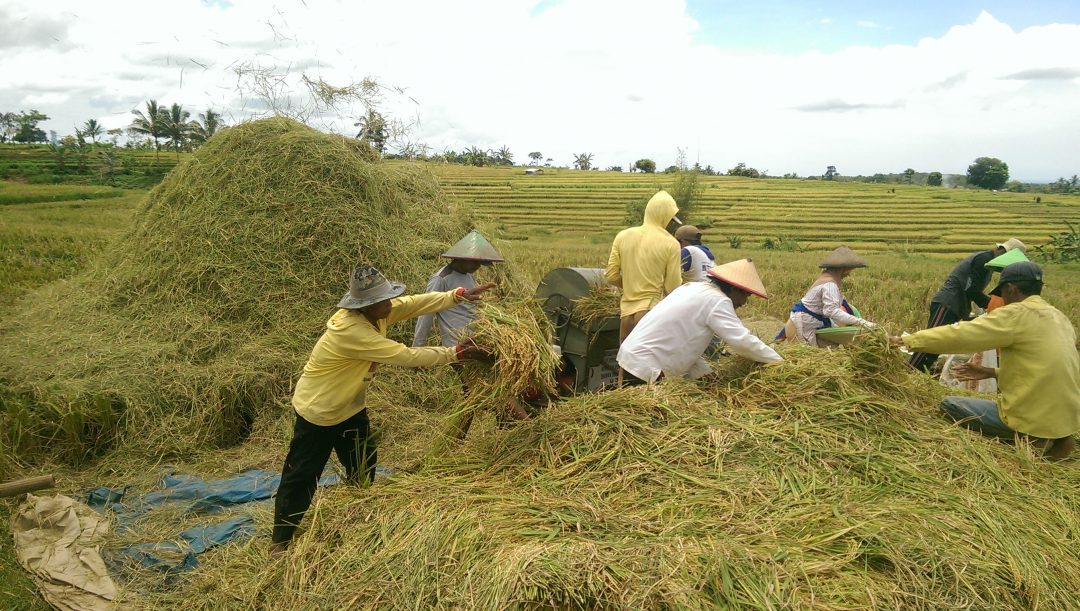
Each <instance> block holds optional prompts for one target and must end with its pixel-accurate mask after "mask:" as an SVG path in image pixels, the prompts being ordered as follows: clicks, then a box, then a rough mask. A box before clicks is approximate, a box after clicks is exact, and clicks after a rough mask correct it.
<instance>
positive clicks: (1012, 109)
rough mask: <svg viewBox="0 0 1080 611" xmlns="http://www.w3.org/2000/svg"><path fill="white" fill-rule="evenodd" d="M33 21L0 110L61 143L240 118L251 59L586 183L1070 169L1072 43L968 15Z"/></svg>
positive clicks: (94, 13) (134, 15)
mask: <svg viewBox="0 0 1080 611" xmlns="http://www.w3.org/2000/svg"><path fill="white" fill-rule="evenodd" d="M40 4H42V3H37V2H21V3H19V4H14V5H11V3H9V5H10V6H9V5H5V6H6V10H7V14H9V15H17V16H18V19H20V20H21V19H24V18H25V19H26V21H27V23H31V24H34V27H35V28H38V30H35V31H42V32H53V33H62V34H63V37H62V38H60V41H55V40H52V39H51V38H49V37H42V36H35V37H32V38H31V41H30V44H28V43H27V37H21V38H20V39H19V40H20V44H19V46H17V47H14V48H5V49H3V51H4V52H3V53H2V54H0V75H2V77H0V79H2V82H3V87H0V110H19V109H28V108H31V107H34V106H36V107H38V109H39V110H41V111H43V112H45V113H46V114H49V115H50V116H51V117H53V120H52V121H50V122H49V123H47V124H46V125H45V126H44V127H45V129H46V130H48V129H56V130H57V131H59V132H61V133H68V132H70V131H71V126H72V125H74V124H76V123H82V122H83V121H85V120H86V119H88V118H91V117H94V118H97V119H98V120H99V121H100V122H102V123H103V124H104V125H105V126H106V127H119V126H123V125H126V124H127V123H128V122H129V120H130V111H131V109H132V108H134V107H136V106H141V104H142V101H144V100H145V99H147V98H155V99H157V100H158V101H159V102H166V103H171V102H179V103H182V104H184V105H185V107H187V108H188V109H189V110H191V111H192V114H193V115H194V114H195V113H197V112H201V111H202V110H203V109H205V108H206V107H207V106H208V105H213V106H214V107H215V108H218V109H224V110H226V114H227V116H228V115H231V116H232V117H233V118H234V120H238V119H241V118H244V117H247V116H249V115H250V114H252V113H253V112H256V111H257V110H259V109H261V105H260V104H259V103H258V102H257V101H256V100H254V99H253V98H252V97H251V96H250V95H248V94H245V95H241V94H240V92H239V91H238V90H237V76H236V74H235V73H234V72H232V69H233V68H235V67H236V66H238V65H241V64H242V63H243V62H251V61H255V62H258V63H259V64H260V65H262V66H277V67H278V70H279V71H281V72H285V71H287V70H291V76H290V77H289V79H288V80H287V85H286V87H285V89H292V90H295V89H297V88H298V87H299V84H298V82H297V81H298V77H299V73H300V72H301V71H304V72H306V73H307V74H309V75H311V76H319V77H322V78H325V79H326V80H327V81H329V82H331V83H336V84H342V83H345V82H349V81H356V80H359V79H361V78H363V77H365V76H368V75H372V76H376V77H378V78H380V79H382V80H383V81H385V82H388V83H392V84H395V85H399V86H401V87H403V88H405V94H406V95H404V96H401V95H396V94H393V95H388V96H387V97H386V100H385V102H384V104H385V106H386V108H387V109H388V110H391V111H393V112H395V113H397V114H399V115H403V116H414V115H416V114H418V115H419V117H420V125H419V126H418V127H417V128H416V134H415V135H416V137H418V138H420V139H422V140H424V141H425V142H427V143H428V144H430V145H432V146H433V147H434V148H436V149H440V148H454V149H458V150H460V149H461V148H462V147H466V146H470V145H476V146H480V147H484V148H497V147H499V146H502V145H504V144H505V145H508V146H509V147H510V148H511V149H512V150H513V151H514V152H515V154H516V158H517V160H518V161H524V159H525V155H526V153H527V152H528V151H532V150H539V151H541V152H543V153H544V154H545V156H549V157H552V158H553V159H555V161H556V162H557V163H569V162H570V159H571V154H572V153H574V152H581V151H588V152H592V153H594V154H595V158H596V161H597V162H598V163H599V164H601V165H602V166H604V167H606V166H608V165H624V166H625V165H626V164H628V163H630V162H632V161H633V160H634V159H638V158H640V157H652V158H653V159H655V160H656V161H657V162H658V164H660V165H662V166H663V165H667V164H669V163H671V161H672V159H673V157H674V155H675V149H676V147H683V148H686V149H687V150H688V155H689V157H690V158H691V159H695V158H699V157H700V159H701V161H702V163H709V164H712V165H713V166H714V167H717V168H725V169H726V168H728V167H731V166H733V165H735V163H737V162H739V161H745V162H747V163H748V164H750V165H753V166H755V167H758V168H761V169H765V168H767V169H769V170H770V171H771V172H773V173H778V174H779V173H784V172H788V171H796V172H798V173H799V174H803V175H805V174H812V173H821V172H823V171H824V167H825V166H826V165H836V166H838V168H839V169H840V171H841V172H843V173H845V174H856V173H863V174H870V173H874V172H879V171H890V170H903V169H904V168H906V167H913V168H916V169H918V170H921V171H931V170H939V171H942V172H963V171H964V169H965V168H966V167H967V165H968V164H969V163H971V161H972V160H973V159H974V158H975V157H978V156H981V155H992V156H996V157H1000V158H1002V159H1004V160H1005V161H1007V162H1008V163H1009V167H1010V169H1011V170H1012V173H1013V175H1015V176H1019V177H1025V178H1051V179H1052V178H1056V177H1057V176H1061V175H1070V176H1071V175H1072V174H1074V173H1076V172H1077V168H1076V167H1075V163H1076V160H1077V159H1080V144H1078V139H1077V138H1076V137H1075V135H1076V134H1077V133H1080V117H1078V116H1077V113H1075V106H1076V100H1077V99H1078V94H1080V83H1078V81H1080V79H1076V78H1071V77H1070V75H1072V74H1076V73H1080V72H1078V71H1080V26H1078V25H1062V24H1058V25H1048V26H1042V27H1033V28H1028V29H1026V30H1023V31H1020V32H1016V31H1013V30H1012V29H1011V28H1010V27H1009V26H1008V25H1006V24H1003V23H1000V22H999V21H997V20H996V19H994V18H993V17H992V16H990V15H989V14H987V13H983V14H981V15H980V16H979V17H978V19H976V20H975V22H974V23H970V24H963V25H958V26H956V27H953V28H952V29H950V30H949V31H948V32H947V33H945V34H944V35H942V36H940V37H937V38H926V39H923V40H921V41H919V42H918V43H917V44H913V45H891V46H886V47H880V48H873V47H853V48H848V49H844V50H842V51H838V52H834V53H820V52H807V53H803V54H798V55H792V54H775V53H774V54H765V53H746V52H738V51H731V50H727V49H721V48H719V47H715V46H711V45H708V44H703V43H700V42H696V41H695V32H696V30H697V24H696V22H695V21H694V20H693V19H692V18H690V17H689V16H687V14H686V10H685V5H684V4H683V3H682V2H681V1H679V0H665V1H655V2H654V1H649V0H625V1H624V0H563V1H561V2H558V3H555V4H552V5H548V3H543V4H542V5H540V6H539V8H538V4H539V3H538V0H475V1H471V2H460V3H459V2H444V1H440V0H424V1H420V0H412V1H409V0H399V1H398V2H382V1H378V0H360V1H354V2H336V1H331V0H305V2H299V1H297V2H295V3H292V2H282V3H279V4H278V6H277V8H275V7H274V6H273V5H271V4H269V3H265V2H263V1H261V0H236V1H235V2H233V3H232V5H231V6H221V5H217V4H214V5H206V4H204V3H203V2H200V1H198V0H176V1H174V2H172V3H170V4H169V5H168V6H169V11H168V13H166V14H164V15H163V14H162V12H161V11H160V10H156V9H155V10H148V9H147V8H146V5H145V3H143V2H137V1H135V0H117V1H115V2H112V3H109V5H108V6H109V9H108V10H103V9H100V8H98V9H96V10H90V9H89V8H87V5H86V4H85V3H83V2H79V1H76V0H57V1H56V2H50V3H49V6H47V7H45V6H40V7H39V5H40ZM34 45H36V46H34ZM200 64H201V65H200ZM203 66H205V67H206V68H205V69H204V67H203ZM410 98H413V99H415V102H413V101H412V100H411V99H410ZM323 127H324V128H331V127H332V128H336V129H338V130H340V131H348V132H351V130H352V129H353V128H352V125H351V121H349V120H347V119H341V120H335V119H333V118H327V120H326V121H325V122H324V125H323Z"/></svg>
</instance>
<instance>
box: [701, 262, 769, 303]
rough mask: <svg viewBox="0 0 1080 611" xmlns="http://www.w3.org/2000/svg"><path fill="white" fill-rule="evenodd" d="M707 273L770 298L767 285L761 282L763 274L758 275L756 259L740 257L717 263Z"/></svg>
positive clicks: (734, 285)
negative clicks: (728, 261)
mask: <svg viewBox="0 0 1080 611" xmlns="http://www.w3.org/2000/svg"><path fill="white" fill-rule="evenodd" d="M705 273H706V274H708V275H709V276H712V277H713V278H716V279H717V280H719V281H721V282H726V283H728V284H730V285H731V286H733V287H735V288H737V289H742V290H744V291H746V292H747V293H753V294H754V295H757V296H758V297H761V298H762V299H768V298H769V295H768V293H766V292H765V285H764V284H762V283H761V276H758V273H757V268H756V267H754V261H753V260H752V259H739V260H738V261H732V262H730V263H725V264H723V265H717V266H716V267H711V268H709V269H708V270H706V272H705Z"/></svg>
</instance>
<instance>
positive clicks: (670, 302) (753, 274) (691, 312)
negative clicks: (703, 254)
mask: <svg viewBox="0 0 1080 611" xmlns="http://www.w3.org/2000/svg"><path fill="white" fill-rule="evenodd" d="M706 275H707V277H708V279H707V280H705V281H703V282H689V283H687V284H684V285H682V286H680V287H679V288H677V289H675V290H674V291H672V292H671V294H670V295H668V296H667V297H665V298H664V299H663V300H662V301H660V303H658V304H657V305H656V306H655V307H654V308H653V309H652V310H650V311H649V313H648V314H646V315H645V317H644V318H642V320H641V322H639V323H638V324H637V326H636V327H634V330H633V331H631V332H630V335H629V336H627V338H626V340H625V341H623V344H622V346H621V347H620V348H619V354H618V357H617V358H618V361H619V365H620V366H621V367H622V368H623V369H624V370H625V371H626V372H627V373H629V374H631V375H632V376H634V378H636V380H631V383H634V382H647V383H650V384H651V383H653V382H656V381H657V380H658V379H660V377H661V376H666V377H672V376H675V377H678V376H684V377H688V378H694V379H696V378H700V377H702V376H705V375H707V374H709V373H710V372H711V371H712V368H711V367H709V364H708V363H707V362H706V361H705V359H704V358H703V356H702V355H703V353H704V352H705V349H706V348H707V347H708V346H709V342H710V341H711V340H712V338H713V337H718V338H720V339H722V340H724V342H726V344H727V349H728V351H729V352H731V353H733V354H737V355H739V356H742V357H745V358H748V359H750V360H753V361H757V362H759V363H773V362H777V361H781V360H783V359H782V358H781V357H780V355H779V354H777V353H776V351H775V350H773V349H772V348H770V347H769V346H767V345H766V344H765V342H763V341H761V340H760V339H758V338H757V337H756V336H754V335H753V334H752V333H750V330H749V329H747V328H746V326H745V325H743V323H742V321H741V320H739V317H738V315H737V314H736V313H735V310H736V308H739V307H740V306H742V305H743V304H745V303H746V300H747V299H748V298H749V297H750V295H757V296H759V297H762V298H765V299H767V298H768V296H767V294H766V292H765V287H764V286H763V285H762V284H761V279H760V278H759V277H758V274H757V270H756V269H755V268H754V264H753V262H752V261H751V260H750V259H741V260H739V261H733V262H731V263H726V264H724V265H720V266H717V267H713V268H712V269H710V270H708V272H706Z"/></svg>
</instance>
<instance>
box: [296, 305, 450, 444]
mask: <svg viewBox="0 0 1080 611" xmlns="http://www.w3.org/2000/svg"><path fill="white" fill-rule="evenodd" d="M454 293H455V291H447V292H445V293H425V294H423V295H409V296H406V297H398V298H396V299H393V300H391V302H390V303H391V304H392V308H391V309H390V315H389V316H388V317H387V318H384V319H382V320H380V321H379V324H378V326H376V325H373V324H371V321H369V320H368V319H367V317H365V316H364V315H363V314H360V313H359V312H353V311H350V310H338V311H337V312H336V313H335V314H334V315H333V316H332V317H330V320H328V321H326V331H325V332H323V334H322V337H320V338H319V341H318V342H317V343H316V344H315V348H314V349H313V350H312V351H311V356H310V357H308V361H307V364H306V365H304V373H303V374H302V375H301V376H300V380H298V381H297V382H296V390H294V391H293V397H292V404H293V408H294V409H296V413H298V414H300V416H301V417H302V418H303V419H304V420H307V421H308V422H310V423H312V424H317V425H319V426H333V425H335V424H338V423H340V422H344V421H345V420H347V419H348V418H351V417H352V416H353V415H355V414H356V413H358V412H359V411H360V410H362V409H364V396H365V395H366V394H367V386H368V384H369V383H370V382H371V379H372V378H373V377H374V376H375V369H377V366H376V365H373V364H374V363H385V364H387V365H401V366H402V367H434V366H436V365H445V364H447V363H452V362H454V361H455V360H457V354H456V352H455V350H454V348H452V347H442V346H438V347H435V346H432V347H428V348H409V347H408V346H406V345H405V344H401V343H398V342H395V341H394V340H391V339H387V337H386V327H387V326H389V325H391V324H393V323H395V322H398V321H399V320H405V319H408V318H413V317H414V316H420V315H422V314H430V313H432V312H441V311H442V310H445V309H448V308H452V307H454V306H455V305H457V304H458V300H457V298H456V297H455V295H454Z"/></svg>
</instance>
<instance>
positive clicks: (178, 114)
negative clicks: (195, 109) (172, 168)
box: [162, 104, 191, 159]
mask: <svg viewBox="0 0 1080 611" xmlns="http://www.w3.org/2000/svg"><path fill="white" fill-rule="evenodd" d="M189 118H191V113H190V112H188V111H186V110H184V107H183V106H181V105H179V104H173V105H172V106H170V107H169V110H167V111H165V116H164V121H163V125H162V128H163V134H162V135H164V136H166V137H167V138H168V139H169V143H170V144H172V147H173V150H174V151H176V158H177V159H179V158H180V149H181V148H183V146H184V145H185V144H187V142H188V136H189V135H190V134H191V122H190V121H188V119H189Z"/></svg>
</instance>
